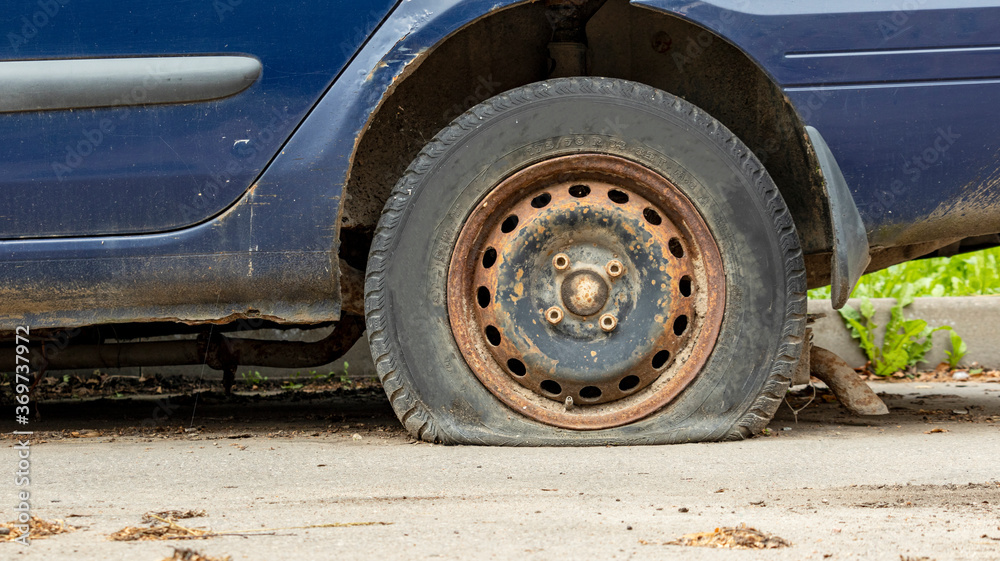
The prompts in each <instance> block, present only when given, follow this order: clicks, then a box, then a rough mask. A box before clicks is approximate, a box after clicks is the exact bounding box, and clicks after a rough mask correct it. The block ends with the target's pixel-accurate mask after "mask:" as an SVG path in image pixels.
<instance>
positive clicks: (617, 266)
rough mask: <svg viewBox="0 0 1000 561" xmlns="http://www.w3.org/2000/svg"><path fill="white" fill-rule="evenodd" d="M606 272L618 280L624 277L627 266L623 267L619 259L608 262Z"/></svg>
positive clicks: (605, 267)
mask: <svg viewBox="0 0 1000 561" xmlns="http://www.w3.org/2000/svg"><path fill="white" fill-rule="evenodd" d="M604 272H606V273H607V274H608V276H609V277H611V278H613V279H616V278H618V277H620V276H622V273H624V272H625V265H622V262H621V261H619V260H617V259H612V260H611V261H608V264H607V265H605V266H604Z"/></svg>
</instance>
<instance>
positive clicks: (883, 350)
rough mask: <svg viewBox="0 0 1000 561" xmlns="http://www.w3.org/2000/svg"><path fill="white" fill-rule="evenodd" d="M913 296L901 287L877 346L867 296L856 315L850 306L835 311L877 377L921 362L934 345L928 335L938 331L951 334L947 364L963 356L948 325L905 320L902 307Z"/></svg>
mask: <svg viewBox="0 0 1000 561" xmlns="http://www.w3.org/2000/svg"><path fill="white" fill-rule="evenodd" d="M913 293H914V289H913V288H912V287H907V288H904V290H903V291H902V294H901V295H900V297H899V298H898V299H897V300H896V303H895V304H893V306H892V309H891V310H890V312H889V323H888V324H887V325H886V326H885V335H884V336H883V337H882V345H881V346H879V345H878V344H877V343H876V341H875V330H876V329H878V325H877V324H876V323H875V306H873V305H872V303H871V300H869V299H868V298H867V297H866V298H862V299H861V309H860V312H859V311H858V310H855V309H854V308H853V307H852V306H850V305H847V306H844V307H843V308H842V309H841V310H839V311H840V315H841V317H843V318H844V322H845V323H846V324H847V328H848V329H849V330H850V331H851V336H852V337H853V338H855V339H857V340H858V343H859V344H860V345H861V350H863V351H864V352H865V355H866V356H867V357H868V360H870V361H871V364H872V368H873V369H874V372H875V374H876V375H877V376H890V375H892V374H894V373H896V372H899V371H900V370H903V369H905V368H909V367H912V366H914V365H916V364H917V363H918V362H921V361H923V360H924V357H925V356H926V355H927V352H928V351H930V350H931V347H932V346H933V345H934V342H933V340H932V335H933V334H934V333H936V332H938V331H951V344H952V351H951V352H950V353H948V356H949V363H951V362H952V361H953V362H954V364H955V365H957V364H958V361H959V360H961V358H962V357H963V356H965V348H964V347H965V342H964V341H962V338H961V337H959V336H958V334H957V333H955V331H954V330H953V329H952V328H951V327H950V326H947V325H945V326H941V327H935V328H932V327H929V326H928V325H927V322H926V321H924V320H922V319H906V317H905V316H903V308H905V307H907V306H909V305H910V304H911V303H913ZM951 357H954V358H953V359H952V358H951ZM952 368H954V366H952Z"/></svg>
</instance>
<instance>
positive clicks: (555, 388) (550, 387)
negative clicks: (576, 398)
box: [540, 380, 562, 395]
mask: <svg viewBox="0 0 1000 561" xmlns="http://www.w3.org/2000/svg"><path fill="white" fill-rule="evenodd" d="M540 386H541V387H542V390H543V391H545V392H547V393H550V394H552V395H559V394H561V393H562V386H560V385H559V382H556V381H555V380H544V381H542V383H541V384H540Z"/></svg>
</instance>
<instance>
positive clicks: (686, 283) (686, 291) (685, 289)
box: [677, 275, 691, 296]
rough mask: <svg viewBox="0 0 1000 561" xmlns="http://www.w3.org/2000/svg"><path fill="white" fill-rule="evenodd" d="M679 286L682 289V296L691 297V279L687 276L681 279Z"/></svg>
mask: <svg viewBox="0 0 1000 561" xmlns="http://www.w3.org/2000/svg"><path fill="white" fill-rule="evenodd" d="M677 286H678V288H680V289H681V296H691V277H689V276H686V275H685V276H683V277H681V281H680V282H679V283H677Z"/></svg>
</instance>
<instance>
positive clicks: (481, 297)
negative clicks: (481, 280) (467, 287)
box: [476, 286, 492, 308]
mask: <svg viewBox="0 0 1000 561" xmlns="http://www.w3.org/2000/svg"><path fill="white" fill-rule="evenodd" d="M491 299H492V297H491V296H490V289H488V288H486V287H485V286H480V287H479V290H476V301H477V302H478V303H479V307H480V308H485V307H486V306H489V305H490V300H491Z"/></svg>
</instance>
